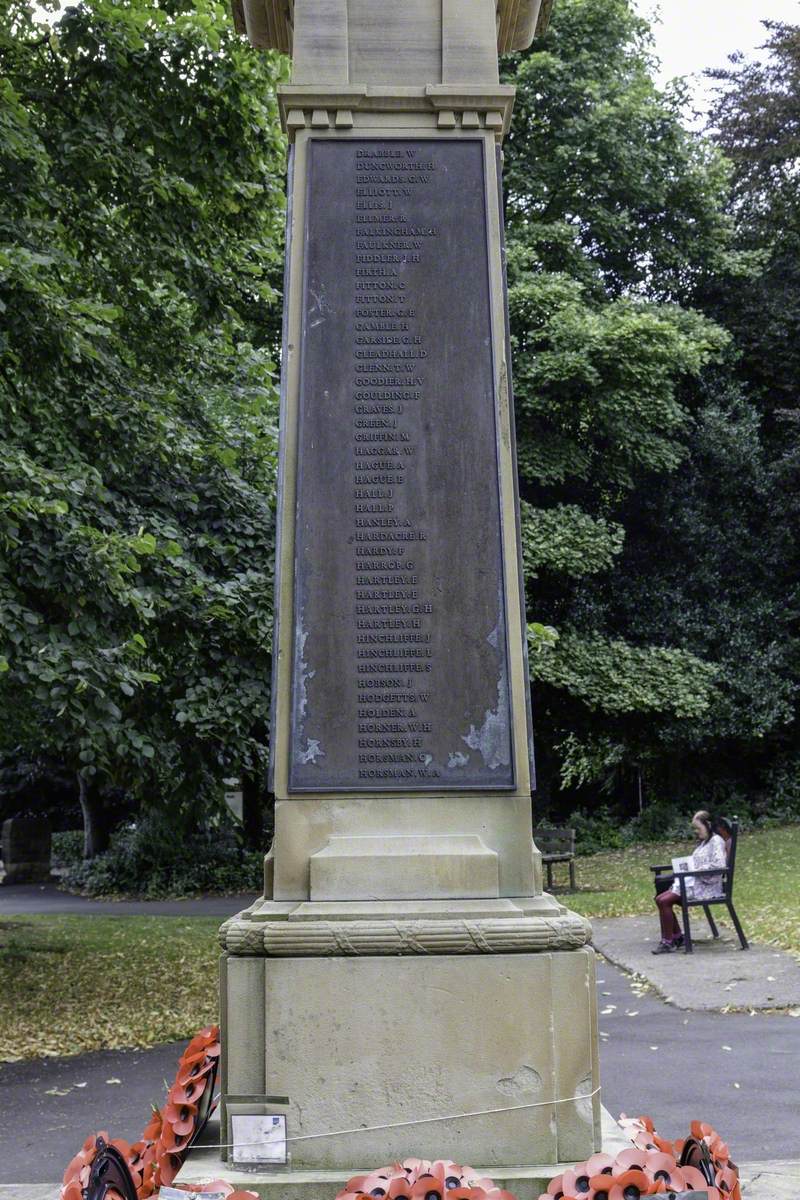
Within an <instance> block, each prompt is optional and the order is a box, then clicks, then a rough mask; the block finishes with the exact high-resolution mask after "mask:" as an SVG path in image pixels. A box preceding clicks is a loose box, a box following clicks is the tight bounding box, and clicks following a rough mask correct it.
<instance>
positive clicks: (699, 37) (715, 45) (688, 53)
mask: <svg viewBox="0 0 800 1200" xmlns="http://www.w3.org/2000/svg"><path fill="white" fill-rule="evenodd" d="M635 2H636V6H637V8H638V9H639V11H640V12H641V13H642V15H643V16H648V17H652V16H653V14H658V16H659V18H660V23H658V24H656V26H655V35H656V49H657V53H658V56H659V58H660V59H661V63H662V74H661V78H662V80H666V79H671V78H672V77H673V76H675V75H690V76H695V79H694V80H693V83H694V94H695V98H696V101H697V103H698V105H699V106H703V101H704V96H705V94H706V86H707V85H705V84H704V83H703V81H702V79H701V78H700V73H701V72H702V71H703V70H704V69H705V68H706V67H719V66H724V65H725V63H726V61H727V57H728V55H729V54H732V53H733V52H734V51H735V50H742V51H744V52H745V53H747V54H748V55H752V54H754V52H755V48H756V47H757V46H758V45H759V44H760V43H761V42H763V40H764V28H763V26H762V24H761V22H762V21H764V20H773V21H788V22H790V23H791V24H793V25H797V24H800V0H635Z"/></svg>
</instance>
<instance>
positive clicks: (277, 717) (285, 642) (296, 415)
mask: <svg viewBox="0 0 800 1200" xmlns="http://www.w3.org/2000/svg"><path fill="white" fill-rule="evenodd" d="M372 115H374V117H375V119H374V120H373V119H371V116H370V114H369V113H367V112H365V113H363V122H362V120H361V119H360V120H359V121H358V122H357V123H356V125H355V126H353V125H348V126H347V127H340V126H339V124H338V122H337V123H336V126H335V127H334V125H333V122H331V123H328V121H327V120H326V121H325V122H324V125H321V126H320V127H315V126H314V122H312V123H311V126H310V127H309V126H306V128H305V129H299V130H297V132H296V133H295V134H294V138H293V141H292V144H291V146H290V172H291V174H290V186H289V190H288V201H287V253H286V275H285V278H286V288H285V292H284V338H283V359H282V363H281V367H282V369H281V389H280V390H281V412H280V434H279V436H280V445H281V457H280V461H279V472H278V503H277V521H278V526H279V528H278V537H277V543H276V569H275V625H274V642H273V692H272V701H271V703H272V719H271V731H272V737H271V744H270V767H269V780H270V788H271V790H272V791H273V792H274V794H275V798H276V800H278V801H290V802H291V801H296V802H298V803H302V802H305V801H309V800H314V799H315V798H318V799H320V800H327V799H331V798H332V797H338V798H340V799H342V800H344V801H354V802H356V801H357V802H362V801H366V800H379V801H384V802H386V801H392V800H398V799H405V798H407V799H409V800H412V801H418V800H425V799H431V800H444V801H447V800H448V799H451V798H454V797H456V796H458V795H459V794H465V795H466V794H469V795H479V794H486V795H494V796H496V797H497V798H498V799H502V798H505V797H512V796H517V797H522V796H528V797H529V796H530V794H531V789H532V786H533V763H532V760H531V748H532V747H531V739H530V712H531V698H530V680H529V675H528V673H527V671H525V672H524V677H523V676H522V674H521V673H520V678H519V679H517V678H516V674H517V673H516V672H515V665H514V650H513V648H512V637H516V635H517V633H519V634H520V635H521V641H522V655H521V659H522V661H523V662H524V663H525V665H527V645H526V618H525V597H524V592H522V591H521V590H520V588H521V583H520V580H521V561H515V562H513V563H512V562H511V560H510V558H509V552H510V553H511V554H512V555H513V556H514V558H515V559H519V557H520V542H519V529H518V527H517V525H516V518H515V515H514V514H515V512H516V509H515V506H516V504H517V492H516V482H515V480H514V478H513V477H510V478H509V479H508V480H506V478H505V475H506V473H507V472H506V470H505V467H506V464H505V463H504V459H508V458H509V457H510V458H511V460H512V463H513V466H514V468H516V455H515V452H514V450H515V430H514V414H513V401H512V394H511V387H510V377H511V363H510V358H509V353H508V351H509V347H508V340H507V288H506V279H505V263H504V257H503V256H502V247H503V244H504V239H503V234H504V231H503V229H502V221H503V213H502V187H501V182H502V181H501V179H500V175H499V171H498V163H497V155H496V136H495V132H494V131H492V130H490V129H489V128H488V126H487V128H486V129H483V128H470V129H469V131H467V129H464V130H463V131H462V130H461V129H458V128H454V129H450V128H447V129H444V128H442V127H441V124H440V123H439V122H437V119H436V117H435V115H434V114H431V116H430V118H426V117H423V116H422V114H420V113H414V114H412V113H410V112H402V113H401V112H397V113H396V114H391V115H390V114H389V113H387V112H386V111H385V110H384V111H383V112H380V113H379V112H374V114H372ZM359 116H360V117H361V116H362V114H359ZM312 140H325V141H328V140H331V141H333V140H342V141H392V140H398V141H426V140H429V141H432V142H442V141H451V140H452V141H463V140H471V141H475V142H478V143H480V144H482V146H483V173H484V195H485V199H486V207H485V209H484V212H485V230H486V239H485V241H486V245H485V251H486V266H487V272H488V281H489V322H490V335H491V353H492V366H493V371H494V376H495V378H494V393H495V402H494V418H495V422H494V423H495V437H496V444H495V453H496V456H497V460H498V492H499V496H500V514H499V516H500V532H501V542H502V545H501V559H502V590H503V595H504V603H505V617H506V658H507V662H508V667H509V675H508V683H509V703H510V709H511V726H510V745H511V768H512V773H513V779H514V782H513V783H510V784H506V785H500V786H494V787H493V786H491V784H488V785H486V784H478V785H476V786H473V787H466V786H464V785H458V786H450V785H448V786H439V785H438V781H433V780H432V781H431V786H430V787H428V788H414V789H411V788H408V787H407V786H403V784H402V783H401V784H399V785H398V786H397V787H393V788H389V787H386V788H380V787H375V786H374V785H372V784H371V785H370V786H369V787H365V788H363V789H350V788H341V787H331V788H325V787H315V788H308V789H305V788H304V789H298V788H295V787H290V786H289V775H290V765H291V764H290V761H289V759H290V754H291V719H292V697H291V680H292V676H293V662H292V653H293V648H294V631H293V630H292V631H291V634H290V636H287V630H286V625H287V624H288V623H289V620H290V619H291V620H292V622H293V621H294V613H295V594H294V593H295V589H294V554H295V542H294V525H295V518H296V505H297V468H298V459H297V455H298V434H299V419H300V372H301V347H300V345H299V336H300V331H301V329H302V302H303V295H302V292H303V286H304V280H305V272H306V245H305V233H306V201H307V197H306V193H307V186H308V184H307V175H308V156H309V143H310V142H311V141H312ZM492 173H493V174H492ZM295 181H298V182H299V186H298V182H295ZM495 240H496V242H497V245H495V244H494V242H495ZM498 247H500V248H501V256H499V257H500V262H499V264H498V263H495V261H494V259H495V254H494V251H495V250H497V249H498ZM498 265H499V271H498V270H497V269H496V268H497V266H498ZM290 277H291V278H292V279H294V281H295V286H294V288H293V289H290V287H289V278H290ZM298 281H299V286H298ZM298 293H299V294H298ZM292 335H294V341H292V342H291V343H290V341H289V339H290V338H291V337H292ZM506 425H507V426H508V428H506ZM511 474H512V476H513V471H512V473H511ZM289 512H291V514H292V515H291V522H289V521H288V520H287V517H288V514H289ZM509 517H510V518H511V523H512V525H513V528H512V529H511V532H510V533H509ZM289 524H291V526H292V528H291V529H289V528H288V526H289ZM515 610H516V611H515ZM517 612H518V614H519V616H517ZM281 618H282V619H281ZM517 619H518V620H519V622H520V628H519V630H517V628H516V621H517ZM287 660H288V661H287ZM281 684H283V689H281ZM526 734H528V736H526ZM521 755H522V757H521Z"/></svg>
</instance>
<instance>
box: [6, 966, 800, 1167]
mask: <svg viewBox="0 0 800 1200" xmlns="http://www.w3.org/2000/svg"><path fill="white" fill-rule="evenodd" d="M599 967H600V969H599V971H598V993H599V995H598V999H599V1002H600V1013H601V1015H600V1030H601V1079H602V1083H603V1103H604V1104H605V1106H606V1108H607V1109H609V1111H610V1112H611V1113H612V1115H613V1116H615V1117H616V1116H619V1114H620V1113H621V1112H626V1113H627V1114H628V1115H629V1116H630V1115H637V1116H638V1115H639V1114H642V1113H646V1114H648V1115H649V1116H652V1117H653V1119H654V1120H655V1122H656V1128H657V1129H658V1130H659V1131H660V1132H661V1133H663V1135H664V1136H665V1137H672V1138H675V1137H679V1136H683V1135H684V1134H685V1133H686V1131H687V1130H688V1125H689V1122H690V1121H691V1120H692V1119H694V1118H698V1119H702V1120H706V1121H710V1122H711V1123H712V1124H713V1125H714V1126H715V1127H716V1128H717V1129H718V1131H719V1132H720V1133H721V1134H722V1135H723V1136H724V1137H725V1139H726V1140H727V1141H728V1143H729V1144H730V1147H731V1152H732V1154H733V1156H734V1158H735V1159H736V1160H737V1161H739V1162H744V1163H754V1162H763V1161H766V1160H771V1159H797V1160H800V1121H799V1120H798V1085H797V1080H798V1078H800V1019H795V1018H792V1017H790V1016H787V1015H785V1014H779V1013H770V1014H763V1013H758V1014H756V1015H755V1016H752V1017H751V1016H748V1015H746V1014H740V1013H709V1012H686V1011H685V1010H682V1009H678V1008H675V1007H673V1006H672V1005H668V1004H665V1003H664V1001H663V1000H661V999H659V998H658V997H657V996H656V995H655V994H654V993H650V994H643V993H642V991H641V987H640V985H639V984H637V983H636V982H635V981H632V980H631V978H630V977H629V976H627V975H625V974H623V972H621V971H619V970H618V969H617V968H616V967H612V966H611V965H610V964H609V963H604V962H602V961H601V962H600V963H599ZM182 1048H183V1043H175V1044H173V1045H167V1046H159V1047H156V1048H155V1049H153V1050H145V1051H127V1052H119V1051H108V1052H98V1053H94V1054H84V1055H81V1056H80V1057H76V1058H66V1059H64V1058H61V1059H38V1060H35V1061H32V1062H22V1063H7V1064H0V1111H1V1112H2V1120H1V1121H0V1184H14V1183H17V1184H18V1183H29V1184H35V1183H54V1182H55V1181H56V1180H58V1179H60V1177H61V1174H62V1172H63V1170H64V1167H65V1165H66V1163H67V1162H68V1161H69V1159H70V1158H71V1157H72V1155H73V1154H74V1153H75V1151H76V1149H77V1147H78V1146H80V1144H81V1143H82V1142H83V1140H84V1138H85V1137H86V1136H87V1135H88V1134H89V1133H92V1132H94V1131H96V1130H107V1131H108V1132H110V1133H111V1135H112V1136H116V1137H123V1138H126V1139H127V1140H135V1139H136V1138H137V1137H138V1135H139V1133H140V1132H141V1129H142V1127H143V1125H144V1124H145V1122H146V1121H147V1118H148V1113H149V1110H150V1106H151V1105H153V1104H156V1105H159V1104H161V1103H163V1099H164V1095H165V1092H166V1088H167V1085H168V1083H170V1082H171V1081H172V1079H173V1078H174V1075H175V1069H176V1065H177V1060H178V1057H179V1055H180V1053H181V1050H182ZM737 1084H738V1086H737ZM798 1178H800V1165H798Z"/></svg>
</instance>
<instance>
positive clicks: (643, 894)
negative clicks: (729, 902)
mask: <svg viewBox="0 0 800 1200" xmlns="http://www.w3.org/2000/svg"><path fill="white" fill-rule="evenodd" d="M689 848H690V842H689V841H688V840H687V841H686V842H683V843H663V844H661V843H659V844H652V845H647V846H633V847H631V848H630V849H627V850H609V851H605V852H604V853H602V854H593V855H591V857H589V858H579V859H578V860H577V863H576V872H577V879H578V888H579V890H578V891H577V892H571V893H564V892H561V891H560V889H559V892H560V895H559V898H560V899H561V900H562V901H563V902H564V903H565V904H568V905H569V907H570V908H573V909H575V911H576V912H580V913H584V914H585V915H586V916H587V917H625V916H633V915H635V914H638V913H651V914H652V916H653V921H654V928H655V927H656V924H657V916H656V908H655V905H654V903H653V884H652V875H651V873H650V871H649V870H648V866H649V865H650V863H668V862H669V861H670V859H672V858H673V857H674V856H675V855H676V854H685V853H686V851H687V850H688V849H689ZM561 869H562V868H558V867H557V868H556V871H560V870H561ZM556 878H557V879H559V880H560V878H561V876H560V875H557V876H556ZM733 902H734V904H735V905H736V911H737V913H738V914H739V919H740V920H741V922H742V925H743V926H744V931H745V933H746V934H747V936H748V938H749V939H751V940H752V941H754V942H768V943H770V944H771V945H774V946H780V947H782V948H783V949H784V950H791V951H792V952H793V953H794V954H796V955H797V956H798V958H800V825H787V826H784V827H783V828H781V829H765V830H760V831H759V832H757V833H747V834H741V835H740V837H739V844H738V846H737V849H736V880H735V883H734V892H733ZM711 911H712V913H713V914H714V918H715V920H716V919H717V918H718V917H720V916H721V914H723V913H724V914H725V915H724V916H721V920H722V923H723V924H726V923H728V924H729V923H730V922H729V919H728V916H727V913H726V912H725V909H724V908H723V907H721V906H720V907H717V908H713V909H712V910H711ZM697 912H700V910H695V911H694V913H693V915H695V914H696V913H697ZM695 919H698V918H697V917H696V915H695ZM700 919H704V918H703V915H702V912H700Z"/></svg>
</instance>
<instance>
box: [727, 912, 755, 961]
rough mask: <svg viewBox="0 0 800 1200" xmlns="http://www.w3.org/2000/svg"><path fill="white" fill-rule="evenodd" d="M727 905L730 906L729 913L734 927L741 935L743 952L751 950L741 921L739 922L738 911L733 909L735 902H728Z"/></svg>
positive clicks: (740, 942) (740, 940) (740, 941)
mask: <svg viewBox="0 0 800 1200" xmlns="http://www.w3.org/2000/svg"><path fill="white" fill-rule="evenodd" d="M727 905H728V912H729V913H730V914H731V920H732V921H733V927H734V929H735V930H736V932H737V934H738V935H739V944H740V946H741V947H742V949H743V950H749V949H750V946H749V944H748V941H747V938H746V937H745V936H744V930H743V929H742V924H741V921H740V920H739V918H738V917H737V915H736V909H735V908H734V907H733V901H732V900H728V901H727Z"/></svg>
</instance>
